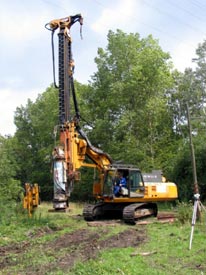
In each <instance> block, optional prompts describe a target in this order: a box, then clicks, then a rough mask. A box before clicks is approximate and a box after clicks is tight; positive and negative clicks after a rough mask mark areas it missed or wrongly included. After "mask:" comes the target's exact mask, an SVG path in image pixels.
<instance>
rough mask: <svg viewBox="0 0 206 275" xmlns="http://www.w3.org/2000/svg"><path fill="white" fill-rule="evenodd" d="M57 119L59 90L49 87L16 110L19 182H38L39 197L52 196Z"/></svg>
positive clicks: (46, 197) (16, 147)
mask: <svg viewBox="0 0 206 275" xmlns="http://www.w3.org/2000/svg"><path fill="white" fill-rule="evenodd" d="M57 118H58V92H57V90H56V89H54V88H53V87H49V88H48V89H47V90H46V91H45V92H44V93H42V94H41V95H39V96H38V98H37V100H36V102H34V103H33V102H31V101H30V100H28V102H27V105H26V107H23V106H21V107H19V108H17V110H16V113H15V124H16V127H17V131H16V134H15V138H16V140H17V143H16V146H15V148H14V150H15V153H16V158H17V162H18V165H19V167H20V172H19V174H18V178H19V179H20V180H21V182H22V183H25V182H30V183H35V182H37V183H38V184H39V185H40V187H41V196H42V198H44V199H48V198H50V199H51V193H52V190H53V185H52V175H51V153H52V150H53V147H54V136H53V129H54V126H55V125H57Z"/></svg>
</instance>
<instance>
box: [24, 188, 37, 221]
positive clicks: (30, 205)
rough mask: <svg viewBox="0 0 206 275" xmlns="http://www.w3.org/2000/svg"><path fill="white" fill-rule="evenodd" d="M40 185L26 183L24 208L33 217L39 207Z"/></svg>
mask: <svg viewBox="0 0 206 275" xmlns="http://www.w3.org/2000/svg"><path fill="white" fill-rule="evenodd" d="M39 202H40V198H39V185H38V184H37V183H35V184H30V183H25V195H24V199H23V208H24V209H27V210H28V214H29V216H30V217H31V216H32V213H33V211H34V209H35V208H36V207H37V206H38V205H39Z"/></svg>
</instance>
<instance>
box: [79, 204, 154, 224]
mask: <svg viewBox="0 0 206 275" xmlns="http://www.w3.org/2000/svg"><path fill="white" fill-rule="evenodd" d="M151 215H154V216H156V215H157V205H156V204H155V203H133V204H129V205H127V204H122V203H114V204H108V203H103V202H102V203H97V204H94V205H93V204H89V205H87V206H85V207H84V210H83V216H84V219H85V220H86V221H95V220H99V219H102V218H106V219H107V218H122V219H123V220H124V222H125V223H128V224H133V225H134V224H135V223H136V221H137V220H138V219H140V218H143V217H146V216H151Z"/></svg>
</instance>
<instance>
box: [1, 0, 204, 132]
mask: <svg viewBox="0 0 206 275" xmlns="http://www.w3.org/2000/svg"><path fill="white" fill-rule="evenodd" d="M0 7H1V9H0V104H1V105H0V134H1V135H7V134H11V135H13V134H14V132H15V125H14V123H13V118H14V112H15V110H16V107H18V106H21V105H23V106H25V105H26V103H27V100H28V98H30V99H31V100H32V101H35V99H36V98H37V96H38V94H40V93H42V92H44V91H45V89H46V88H47V87H48V86H49V85H50V84H51V83H52V81H53V77H52V58H51V44H50V32H49V31H47V30H46V29H45V28H44V25H45V24H46V23H48V22H50V21H51V20H53V19H56V18H62V17H66V16H69V15H75V14H77V13H81V14H82V15H83V17H84V25H83V40H81V38H80V32H79V24H78V23H76V24H75V25H74V26H73V27H72V29H71V35H72V38H73V44H72V47H73V55H74V59H75V75H74V77H75V78H76V79H77V80H78V81H79V82H81V83H87V81H88V80H90V79H91V75H92V74H93V73H94V72H95V70H96V66H95V63H94V58H95V57H96V56H97V49H98V47H103V48H105V47H106V45H107V34H108V30H110V29H111V30H114V31H115V30H116V29H121V30H123V31H124V32H127V33H130V32H133V33H139V34H140V36H141V37H146V36H148V35H149V34H152V35H153V37H154V38H155V39H158V40H159V44H160V46H161V47H162V49H163V50H164V51H166V52H169V53H170V55H171V58H172V61H173V63H174V67H175V68H177V69H178V70H180V71H184V69H185V68H186V67H191V66H192V63H191V60H192V58H194V57H195V50H196V49H197V46H198V44H199V43H202V42H203V41H204V40H205V39H206V16H205V14H206V1H204V0H167V1H165V0H112V1H111V0H10V1H6V0H0ZM55 38H56V40H57V37H55ZM45 115H46V114H45Z"/></svg>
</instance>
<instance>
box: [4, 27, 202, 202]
mask: <svg viewBox="0 0 206 275" xmlns="http://www.w3.org/2000/svg"><path fill="white" fill-rule="evenodd" d="M193 61H194V63H195V64H196V68H195V69H191V68H188V69H186V70H185V72H184V73H180V72H178V71H177V70H174V68H173V67H172V60H171V58H170V56H169V54H168V53H165V52H164V51H163V50H162V49H161V47H160V46H159V44H158V41H157V40H155V39H154V38H153V37H152V36H151V35H150V36H148V37H146V38H141V37H140V36H139V34H137V33H136V34H132V33H130V34H126V33H124V32H122V31H121V30H117V31H116V32H112V31H109V33H108V45H107V47H106V49H102V48H99V49H98V54H97V57H96V59H95V62H96V65H97V72H96V73H94V75H93V76H92V78H91V80H90V82H89V84H81V83H78V82H77V81H76V82H75V87H76V93H77V98H78V102H79V109H80V112H81V127H82V128H84V131H85V132H86V133H87V135H88V136H89V139H90V140H91V142H92V144H93V145H95V146H98V147H100V148H101V149H103V150H104V151H105V152H107V153H109V154H110V155H111V156H112V158H113V159H114V160H118V161H122V162H123V163H127V164H128V163H129V164H134V165H136V166H138V167H139V168H141V170H142V171H143V172H149V171H151V170H153V169H161V170H163V172H164V174H165V176H166V177H167V178H168V179H169V180H171V181H174V182H176V183H177V185H178V188H179V196H180V199H181V200H188V199H191V197H192V194H193V189H192V188H193V187H192V186H193V176H192V164H191V154H190V147H189V137H188V125H187V112H186V104H188V106H189V111H190V114H191V118H192V129H193V142H194V147H195V153H196V162H197V175H198V183H199V185H200V190H201V195H202V197H203V199H205V198H206V175H205V174H206V172H205V171H206V169H205V165H206V158H205V153H206V145H205V141H206V127H205V100H206V90H205V88H206V42H203V43H202V44H200V45H199V46H198V48H197V51H196V58H194V60H193ZM77 69H78V68H77ZM14 120H15V124H16V127H17V130H16V133H15V135H14V136H13V137H8V138H6V137H5V138H3V137H1V144H0V150H1V152H3V153H2V154H3V156H4V157H3V158H1V161H0V179H1V182H0V188H1V191H2V192H6V191H4V190H5V189H4V188H6V190H7V193H8V188H9V190H10V189H11V190H16V191H15V194H16V195H17V194H18V193H19V188H20V186H21V184H22V183H24V182H32V183H34V182H38V183H39V184H40V186H41V190H42V198H43V199H51V197H52V189H53V184H52V175H51V152H52V149H53V147H54V145H55V142H57V141H58V135H56V132H55V131H54V129H55V127H54V126H55V125H57V124H58V91H57V89H55V88H54V87H53V86H50V87H49V88H47V90H46V91H45V92H43V93H42V94H40V95H39V96H38V98H37V100H36V101H35V102H32V101H30V100H28V102H27V105H26V106H20V107H18V108H17V109H16V112H15V117H14ZM7 154H8V155H7ZM92 178H93V171H83V173H82V181H81V184H78V185H77V186H76V190H77V191H76V193H74V196H75V197H76V198H78V199H81V198H83V199H85V198H88V195H89V194H91V192H92ZM20 183H21V184H20ZM11 186H12V188H11ZM12 192H13V191H11V194H10V196H11V197H12V196H13V195H12ZM78 194H80V195H78Z"/></svg>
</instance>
